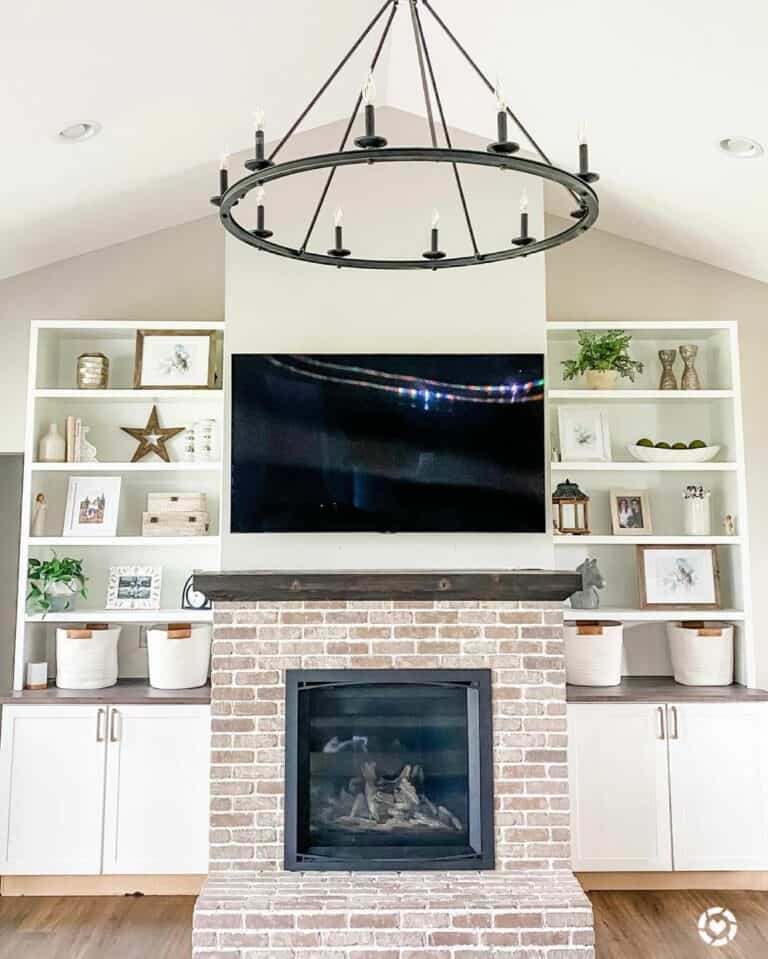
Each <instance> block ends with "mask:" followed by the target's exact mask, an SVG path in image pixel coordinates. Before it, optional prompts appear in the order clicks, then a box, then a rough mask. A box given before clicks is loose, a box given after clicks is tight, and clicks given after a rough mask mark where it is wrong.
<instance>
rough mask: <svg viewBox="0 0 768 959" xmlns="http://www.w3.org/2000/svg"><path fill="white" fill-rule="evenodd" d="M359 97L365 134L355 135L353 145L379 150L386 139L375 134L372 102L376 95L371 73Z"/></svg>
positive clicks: (374, 115) (374, 113)
mask: <svg viewBox="0 0 768 959" xmlns="http://www.w3.org/2000/svg"><path fill="white" fill-rule="evenodd" d="M360 97H361V100H362V103H363V107H364V112H365V134H364V135H363V136H361V137H357V139H356V140H355V146H358V147H361V148H362V149H364V150H380V149H381V148H382V147H385V146H386V145H387V141H386V140H385V139H384V137H380V136H377V135H376V109H375V107H374V104H373V101H374V99H375V97H376V83H375V81H374V79H373V74H372V73H369V74H368V78H367V80H366V81H365V83H364V84H363V87H362V90H361V91H360Z"/></svg>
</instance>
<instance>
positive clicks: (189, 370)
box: [133, 330, 216, 390]
mask: <svg viewBox="0 0 768 959" xmlns="http://www.w3.org/2000/svg"><path fill="white" fill-rule="evenodd" d="M133 385H134V387H135V388H136V389H137V390H212V389H213V388H214V387H215V385H216V331H215V330H137V331H136V366H135V370H134V383H133Z"/></svg>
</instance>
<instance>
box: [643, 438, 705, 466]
mask: <svg viewBox="0 0 768 959" xmlns="http://www.w3.org/2000/svg"><path fill="white" fill-rule="evenodd" d="M627 449H628V450H629V452H630V453H631V454H632V456H634V457H635V459H636V460H641V461H642V462H643V463H707V462H709V460H713V459H714V458H715V457H716V456H717V454H718V453H719V452H720V447H719V446H700V447H699V448H698V449H694V450H665V449H658V448H657V447H656V446H636V445H635V444H634V443H628V444H627Z"/></svg>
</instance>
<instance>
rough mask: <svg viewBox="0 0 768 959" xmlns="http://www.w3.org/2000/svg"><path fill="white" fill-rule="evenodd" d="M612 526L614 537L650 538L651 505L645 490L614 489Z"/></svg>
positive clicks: (612, 495)
mask: <svg viewBox="0 0 768 959" xmlns="http://www.w3.org/2000/svg"><path fill="white" fill-rule="evenodd" d="M609 495H610V497H611V525H612V527H613V535H614V536H650V535H651V533H653V523H652V521H651V504H650V502H649V501H648V495H647V493H645V491H644V490H635V489H612V490H611V491H610V493H609Z"/></svg>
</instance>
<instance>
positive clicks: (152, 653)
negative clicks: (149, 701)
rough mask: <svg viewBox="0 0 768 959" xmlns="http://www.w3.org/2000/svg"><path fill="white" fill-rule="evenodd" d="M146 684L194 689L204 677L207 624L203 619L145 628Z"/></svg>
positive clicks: (208, 643) (207, 655)
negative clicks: (147, 670)
mask: <svg viewBox="0 0 768 959" xmlns="http://www.w3.org/2000/svg"><path fill="white" fill-rule="evenodd" d="M147 655H148V657H149V685H150V686H154V687H155V688H157V689H194V688H196V687H198V686H204V685H205V683H206V680H207V679H208V665H209V663H210V659H211V627H210V625H208V624H206V623H198V624H196V625H192V624H191V623H168V625H167V626H153V627H152V628H151V629H148V630H147Z"/></svg>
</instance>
